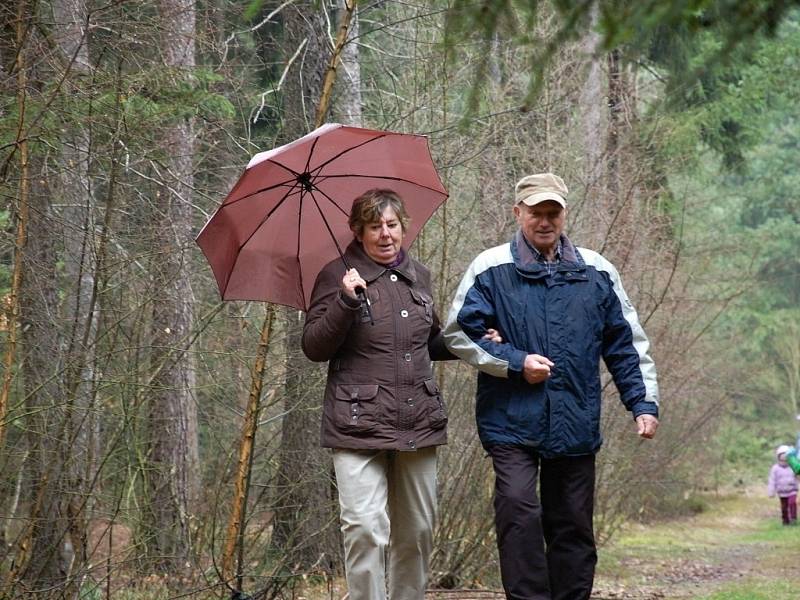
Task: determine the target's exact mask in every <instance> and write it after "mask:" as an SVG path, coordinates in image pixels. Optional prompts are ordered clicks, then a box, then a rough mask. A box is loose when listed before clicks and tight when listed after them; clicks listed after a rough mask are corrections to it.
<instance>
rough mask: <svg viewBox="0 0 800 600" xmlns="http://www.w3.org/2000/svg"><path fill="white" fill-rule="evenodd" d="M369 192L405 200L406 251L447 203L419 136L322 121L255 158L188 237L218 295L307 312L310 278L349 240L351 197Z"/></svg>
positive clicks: (224, 297) (431, 161)
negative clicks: (384, 192) (205, 264)
mask: <svg viewBox="0 0 800 600" xmlns="http://www.w3.org/2000/svg"><path fill="white" fill-rule="evenodd" d="M373 188H389V189H392V190H394V191H395V192H396V193H397V194H399V195H400V197H401V198H402V199H403V201H404V203H405V206H406V210H407V211H408V214H409V216H410V217H411V223H410V224H409V227H408V229H407V230H406V236H405V239H404V241H403V245H404V246H405V247H406V248H407V247H408V245H409V244H411V242H413V241H414V239H415V238H416V236H417V235H418V234H419V232H420V230H421V229H422V226H423V225H424V224H425V222H426V221H427V220H428V219H429V218H430V216H431V215H432V214H433V213H434V211H435V210H436V209H437V208H438V207H439V206H440V205H441V204H442V203H443V202H444V201H445V200H446V199H447V190H445V188H444V186H443V185H442V182H441V180H440V179H439V175H438V173H437V172H436V168H435V167H434V164H433V160H432V159H431V154H430V150H429V149H428V139H427V137H425V136H421V135H411V134H403V133H395V132H390V131H379V130H372V129H363V128H360V127H349V126H345V125H339V124H336V123H330V124H327V125H323V126H322V127H320V128H318V129H315V130H314V131H312V132H311V133H309V134H308V135H306V136H304V137H302V138H300V139H298V140H295V141H293V142H291V143H289V144H286V145H285V146H280V147H278V148H274V149H273V150H269V151H267V152H261V153H259V154H256V155H255V156H253V158H252V159H251V160H250V163H249V164H248V165H247V168H246V169H245V171H244V173H243V174H242V175H241V177H240V178H239V180H238V181H237V182H236V185H234V187H233V189H232V190H231V191H230V193H229V194H228V196H227V197H226V198H225V200H224V201H223V203H222V204H221V205H220V206H219V208H218V209H217V211H216V212H215V213H214V215H213V216H212V217H211V218H210V219H209V220H208V222H207V223H206V224H205V226H204V227H203V229H202V230H201V231H200V233H199V234H198V236H197V240H196V241H197V244H198V245H199V246H200V248H201V249H202V250H203V253H204V254H205V256H206V259H207V260H208V262H209V264H210V265H211V269H212V271H213V272H214V277H215V278H216V280H217V285H218V287H219V291H220V295H221V296H222V299H223V300H263V301H269V302H274V303H276V304H283V305H286V306H293V307H295V308H298V309H301V310H307V309H308V302H309V299H310V296H311V290H312V289H313V287H314V281H315V279H316V277H317V274H318V273H319V271H320V270H321V269H322V267H323V266H325V265H326V264H327V263H328V262H330V261H331V260H332V259H334V258H336V257H337V256H341V254H342V249H343V248H344V247H345V246H347V244H349V243H350V241H351V240H352V239H353V234H352V232H351V231H350V228H349V226H348V224H347V220H348V216H349V214H350V206H351V204H352V201H353V199H355V198H356V197H358V196H360V195H361V194H362V193H364V192H366V191H367V190H370V189H373ZM343 269H344V265H343Z"/></svg>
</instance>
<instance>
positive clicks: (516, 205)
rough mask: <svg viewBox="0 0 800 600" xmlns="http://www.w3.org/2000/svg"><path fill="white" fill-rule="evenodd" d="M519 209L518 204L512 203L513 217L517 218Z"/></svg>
mask: <svg viewBox="0 0 800 600" xmlns="http://www.w3.org/2000/svg"><path fill="white" fill-rule="evenodd" d="M520 210H521V209H520V207H519V204H515V205H514V217H515V218H517V219H519V213H520Z"/></svg>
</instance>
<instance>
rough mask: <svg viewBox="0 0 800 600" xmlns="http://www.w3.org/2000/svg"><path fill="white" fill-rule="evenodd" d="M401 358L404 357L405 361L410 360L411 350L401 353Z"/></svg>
mask: <svg viewBox="0 0 800 600" xmlns="http://www.w3.org/2000/svg"><path fill="white" fill-rule="evenodd" d="M403 358H404V359H405V361H406V362H411V352H406V353H405V354H404V355H403Z"/></svg>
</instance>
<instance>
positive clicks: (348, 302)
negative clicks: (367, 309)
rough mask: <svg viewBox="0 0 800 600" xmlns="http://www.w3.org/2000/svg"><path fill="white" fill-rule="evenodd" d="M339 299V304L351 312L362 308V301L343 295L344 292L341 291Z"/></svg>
mask: <svg viewBox="0 0 800 600" xmlns="http://www.w3.org/2000/svg"><path fill="white" fill-rule="evenodd" d="M338 298H339V303H340V304H342V305H343V306H344V307H345V308H347V309H349V310H358V309H359V308H361V300H359V299H357V298H351V297H350V296H348V295H347V294H343V293H342V290H339V296H338Z"/></svg>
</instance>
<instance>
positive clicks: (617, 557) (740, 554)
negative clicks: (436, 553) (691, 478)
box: [304, 486, 800, 600]
mask: <svg viewBox="0 0 800 600" xmlns="http://www.w3.org/2000/svg"><path fill="white" fill-rule="evenodd" d="M705 502H706V509H705V510H704V511H703V512H701V513H700V514H698V515H695V516H693V517H686V518H681V519H675V520H671V521H667V522H664V523H660V524H656V525H647V526H645V525H632V526H629V527H627V528H626V530H625V531H624V532H622V533H621V534H619V535H618V536H617V537H616V538H615V540H614V542H613V543H612V544H610V545H609V546H607V547H604V548H601V549H600V561H599V564H598V568H597V576H596V578H595V588H594V591H593V593H592V600H800V526H798V527H782V526H781V524H780V522H779V511H778V503H777V500H774V499H771V498H766V497H765V494H764V488H763V486H758V487H754V488H752V489H747V490H738V491H735V492H731V493H728V494H720V495H713V496H709V497H707V498H706V499H705ZM343 588H344V583H343V582H340V585H337V586H336V589H335V590H334V591H333V594H332V595H331V594H330V592H329V593H328V594H327V595H326V596H325V598H326V600H327V599H328V598H331V597H333V598H336V599H337V600H338V599H339V598H342V597H343V596H344V592H345V590H344V589H343ZM305 598H306V597H304V600H305ZM307 598H308V600H310V599H311V598H316V596H313V595H311V596H308V597H307ZM504 598H505V595H504V594H503V592H502V590H447V591H430V592H429V593H428V594H426V600H503V599H504Z"/></svg>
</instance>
